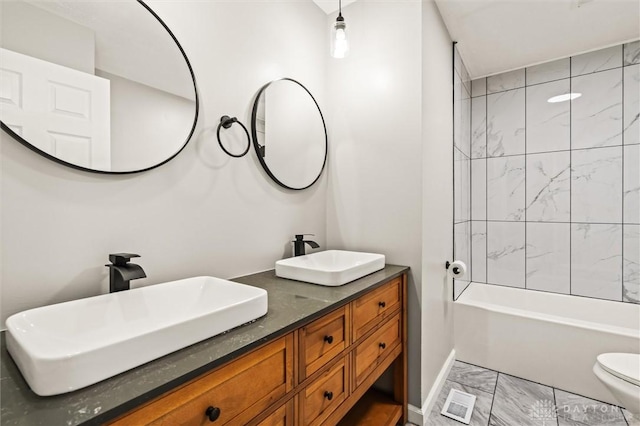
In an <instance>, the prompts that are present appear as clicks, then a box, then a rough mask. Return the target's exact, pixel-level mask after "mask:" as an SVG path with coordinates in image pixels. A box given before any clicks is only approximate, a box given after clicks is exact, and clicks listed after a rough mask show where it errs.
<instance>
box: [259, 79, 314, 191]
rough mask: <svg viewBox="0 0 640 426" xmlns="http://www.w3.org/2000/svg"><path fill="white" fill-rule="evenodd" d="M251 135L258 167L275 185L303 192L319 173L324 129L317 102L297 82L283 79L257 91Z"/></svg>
mask: <svg viewBox="0 0 640 426" xmlns="http://www.w3.org/2000/svg"><path fill="white" fill-rule="evenodd" d="M251 133H252V138H253V147H254V148H255V151H256V154H257V156H258V159H259V160H260V164H262V167H263V168H264V170H265V172H266V173H267V175H269V177H270V178H271V179H273V181H274V182H276V183H277V184H278V185H280V186H282V187H284V188H288V189H305V188H308V187H310V186H311V185H313V184H314V183H315V182H316V181H317V180H318V179H319V178H320V175H321V174H322V170H323V169H324V165H325V163H326V160H327V129H326V126H325V123H324V117H323V116H322V111H320V107H319V106H318V103H317V102H316V100H315V99H314V97H313V95H311V92H309V91H308V90H307V88H306V87H304V86H303V85H302V84H300V83H299V82H297V81H295V80H292V79H290V78H283V79H280V80H275V81H272V82H270V83H267V84H266V85H264V86H263V87H262V89H260V91H259V92H258V95H257V96H256V100H255V102H254V104H253V112H252V115H251Z"/></svg>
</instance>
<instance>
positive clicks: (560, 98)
mask: <svg viewBox="0 0 640 426" xmlns="http://www.w3.org/2000/svg"><path fill="white" fill-rule="evenodd" d="M580 96H582V93H565V94H564V95H558V96H553V97H551V98H549V99H547V102H549V103H551V104H555V103H558V102H566V101H572V100H574V99H576V98H579V97H580Z"/></svg>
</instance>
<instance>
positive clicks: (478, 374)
mask: <svg viewBox="0 0 640 426" xmlns="http://www.w3.org/2000/svg"><path fill="white" fill-rule="evenodd" d="M447 380H450V381H452V382H456V383H459V384H461V385H464V386H468V387H471V388H474V389H479V390H481V391H484V392H488V393H490V394H493V391H494V389H495V388H496V380H498V372H497V371H493V370H488V369H486V368H482V367H477V366H475V365H472V364H467V363H466V362H461V361H456V362H455V364H453V367H452V368H451V371H450V372H449V376H448V377H447Z"/></svg>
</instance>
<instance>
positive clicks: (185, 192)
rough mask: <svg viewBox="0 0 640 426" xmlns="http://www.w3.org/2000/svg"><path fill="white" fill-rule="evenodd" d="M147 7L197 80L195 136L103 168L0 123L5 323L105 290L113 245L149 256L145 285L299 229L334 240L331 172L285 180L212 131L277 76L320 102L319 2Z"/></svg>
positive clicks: (265, 249) (283, 251)
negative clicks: (296, 182)
mask: <svg viewBox="0 0 640 426" xmlns="http://www.w3.org/2000/svg"><path fill="white" fill-rule="evenodd" d="M150 5H151V6H152V7H153V8H154V9H155V10H156V11H157V12H158V14H159V15H160V16H161V17H162V19H163V20H164V21H165V22H166V23H167V25H168V26H169V27H170V28H171V29H172V30H173V32H174V34H175V35H176V37H177V38H178V39H179V40H180V42H181V44H182V46H183V47H184V49H185V50H186V52H187V55H188V56H189V58H190V60H191V64H192V66H193V68H194V71H195V74H196V77H197V78H198V84H199V90H200V94H201V117H200V120H199V125H198V128H197V130H196V134H195V136H194V139H193V140H192V141H191V142H190V143H189V145H188V146H187V148H186V149H185V151H183V152H182V153H181V154H180V155H179V156H178V157H176V158H175V159H174V160H173V161H171V162H169V163H168V164H166V165H164V166H162V167H160V168H158V169H155V170H152V171H149V172H145V173H142V174H134V175H126V176H108V175H97V174H89V173H84V172H80V171H75V170H73V169H70V168H66V167H63V166H61V165H58V164H56V163H54V162H52V161H49V160H47V159H45V158H43V157H40V156H38V155H36V154H35V153H33V152H31V151H30V150H28V149H27V148H25V147H23V146H22V145H20V144H19V143H18V142H16V141H15V140H13V139H11V138H10V137H8V136H7V135H6V134H5V133H4V132H2V133H0V149H1V153H0V165H1V167H2V170H1V172H0V173H1V174H0V177H1V193H0V214H1V236H0V241H1V245H0V246H1V247H2V254H1V256H2V258H1V265H2V271H1V277H2V282H1V283H0V284H1V288H2V323H3V324H4V319H5V318H6V317H7V316H8V315H11V314H13V313H15V312H18V311H21V310H24V309H27V308H32V307H36V306H40V305H45V304H49V303H54V302H60V301H64V300H70V299H76V298H79V297H84V296H90V295H96V294H99V293H103V292H105V291H107V286H108V277H107V268H105V267H104V264H105V263H107V262H108V259H107V255H108V254H109V253H114V252H117V251H132V252H134V253H138V254H140V255H142V258H141V259H138V261H137V262H136V263H139V264H140V265H142V266H143V267H144V269H145V271H146V272H147V276H148V278H147V279H144V280H138V283H137V284H138V285H146V284H153V283H157V282H162V281H166V280H171V279H177V278H183V277H187V276H194V275H199V274H208V275H215V276H219V277H223V278H226V277H232V276H238V275H243V274H247V273H251V272H255V271H260V270H265V269H270V268H272V267H273V262H274V261H275V260H277V259H280V258H282V257H283V256H284V255H286V256H289V255H290V247H289V245H288V241H289V240H290V239H291V238H292V236H293V234H295V233H302V232H311V233H315V234H316V237H315V238H314V239H315V241H317V242H318V243H320V245H321V246H322V247H325V246H326V244H325V228H326V212H325V204H326V185H327V184H326V179H325V178H323V179H321V180H320V181H319V182H318V183H317V184H316V185H314V186H313V187H312V188H311V189H309V190H306V191H302V192H296V193H291V192H287V191H284V190H281V189H279V188H278V187H277V186H276V185H275V184H272V183H270V182H269V181H268V180H267V177H266V175H265V173H264V172H262V170H261V168H260V166H259V164H258V162H257V160H256V159H255V154H254V153H253V152H251V153H250V154H249V155H247V157H245V158H242V159H232V158H230V157H227V156H226V155H225V154H224V153H223V152H222V151H221V150H220V148H219V146H218V143H217V141H216V139H215V128H216V126H217V124H218V122H219V119H220V117H221V116H222V115H224V114H228V115H233V116H238V117H239V118H240V119H241V120H243V121H244V123H245V124H246V125H249V122H248V116H249V111H250V105H251V102H252V98H253V96H254V95H255V92H256V91H257V90H258V89H259V88H260V87H261V86H262V85H263V84H264V83H265V82H266V81H268V80H271V79H273V78H275V77H280V76H289V77H292V78H295V79H298V80H299V81H301V82H303V83H305V84H306V85H307V87H308V88H309V90H310V91H311V92H312V93H314V95H316V96H317V99H318V102H319V103H320V105H321V107H323V108H324V107H325V105H326V104H325V99H326V96H325V94H324V91H325V86H324V85H325V75H324V71H325V67H326V60H327V54H326V52H327V50H328V40H327V37H326V31H327V29H326V16H325V15H324V13H323V12H322V11H321V10H320V9H318V8H317V6H315V5H314V4H313V3H312V2H311V1H308V2H306V1H305V2H286V3H283V2H269V3H266V2H260V1H256V2H199V1H192V2H186V1H181V2H163V1H153V2H151V3H150ZM283 28H287V31H283V30H282V29H283ZM234 127H236V126H234ZM239 135H240V134H238V136H239ZM134 283H135V282H134Z"/></svg>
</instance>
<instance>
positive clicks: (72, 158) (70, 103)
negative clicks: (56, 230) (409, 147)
mask: <svg viewBox="0 0 640 426" xmlns="http://www.w3.org/2000/svg"><path fill="white" fill-rule="evenodd" d="M0 117H1V118H2V122H3V123H4V124H6V125H7V126H8V127H9V128H10V129H12V130H13V131H14V132H16V133H17V134H18V135H20V136H22V138H23V139H25V140H27V141H28V142H29V143H31V144H32V145H34V146H35V147H37V148H39V149H40V150H42V151H44V152H46V153H48V154H51V155H53V156H54V157H57V158H60V159H61V160H64V161H67V162H69V163H73V164H76V165H79V166H82V167H87V168H92V169H99V170H105V171H108V170H111V119H110V82H109V80H107V79H104V78H101V77H97V76H95V75H92V74H87V73H84V72H81V71H78V70H75V69H72V68H67V67H63V66H61V65H57V64H53V63H51V62H47V61H43V60H41V59H36V58H33V57H31V56H27V55H22V54H20V53H16V52H13V51H11V50H7V49H1V48H0Z"/></svg>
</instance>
